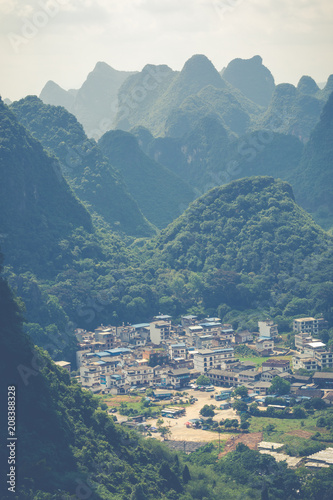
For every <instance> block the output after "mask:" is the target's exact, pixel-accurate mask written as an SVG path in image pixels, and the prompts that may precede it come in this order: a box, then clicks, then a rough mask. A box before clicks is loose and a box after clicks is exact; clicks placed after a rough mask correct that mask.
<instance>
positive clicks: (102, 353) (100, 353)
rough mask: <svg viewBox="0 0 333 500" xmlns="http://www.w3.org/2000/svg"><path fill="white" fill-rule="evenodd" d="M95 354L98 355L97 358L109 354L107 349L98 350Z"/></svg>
mask: <svg viewBox="0 0 333 500" xmlns="http://www.w3.org/2000/svg"><path fill="white" fill-rule="evenodd" d="M95 356H98V357H99V358H104V357H106V356H110V354H109V353H108V351H100V352H95Z"/></svg>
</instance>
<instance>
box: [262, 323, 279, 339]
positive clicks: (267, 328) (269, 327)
mask: <svg viewBox="0 0 333 500" xmlns="http://www.w3.org/2000/svg"><path fill="white" fill-rule="evenodd" d="M258 327H259V336H260V337H265V338H269V339H274V338H275V337H277V336H278V335H279V332H278V327H277V325H275V324H274V322H273V321H272V320H270V319H267V320H266V321H258Z"/></svg>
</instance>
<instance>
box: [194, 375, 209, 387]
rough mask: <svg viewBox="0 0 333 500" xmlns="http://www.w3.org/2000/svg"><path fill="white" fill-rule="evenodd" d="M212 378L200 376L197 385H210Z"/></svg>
mask: <svg viewBox="0 0 333 500" xmlns="http://www.w3.org/2000/svg"><path fill="white" fill-rule="evenodd" d="M210 384H211V382H210V378H208V377H206V375H200V377H198V378H197V385H210Z"/></svg>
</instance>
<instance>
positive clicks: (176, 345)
mask: <svg viewBox="0 0 333 500" xmlns="http://www.w3.org/2000/svg"><path fill="white" fill-rule="evenodd" d="M171 347H186V345H185V343H181V344H172V345H171Z"/></svg>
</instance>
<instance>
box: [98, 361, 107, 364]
mask: <svg viewBox="0 0 333 500" xmlns="http://www.w3.org/2000/svg"><path fill="white" fill-rule="evenodd" d="M97 364H98V365H106V363H105V361H97Z"/></svg>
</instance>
